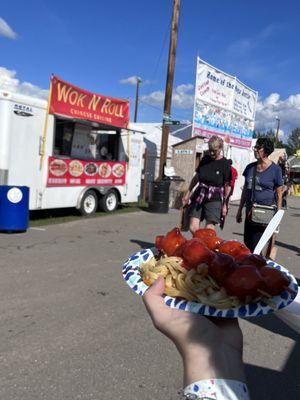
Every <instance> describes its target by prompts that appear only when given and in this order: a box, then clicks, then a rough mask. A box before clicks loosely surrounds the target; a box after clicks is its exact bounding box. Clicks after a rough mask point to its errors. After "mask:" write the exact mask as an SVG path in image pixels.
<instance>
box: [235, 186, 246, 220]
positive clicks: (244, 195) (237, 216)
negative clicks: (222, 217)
mask: <svg viewBox="0 0 300 400" xmlns="http://www.w3.org/2000/svg"><path fill="white" fill-rule="evenodd" d="M246 190H247V188H246V182H245V184H244V187H243V191H242V194H241V200H240V205H239V208H238V211H237V214H236V222H237V223H240V222H242V211H243V208H244V205H245V203H246Z"/></svg>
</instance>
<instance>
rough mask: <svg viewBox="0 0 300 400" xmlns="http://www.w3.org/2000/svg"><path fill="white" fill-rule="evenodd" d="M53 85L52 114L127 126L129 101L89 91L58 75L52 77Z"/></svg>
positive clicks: (121, 126) (122, 126) (119, 126)
mask: <svg viewBox="0 0 300 400" xmlns="http://www.w3.org/2000/svg"><path fill="white" fill-rule="evenodd" d="M51 86H52V88H51V98H50V110H49V112H50V114H58V115H64V116H67V117H72V118H76V119H83V120H88V121H96V122H99V123H101V124H105V125H112V126H116V127H118V128H127V125H128V122H129V101H127V100H120V99H114V98H112V97H107V96H103V95H99V94H95V93H91V92H87V91H86V90H82V89H79V88H78V87H76V86H74V85H71V84H70V83H67V82H64V81H62V80H60V79H58V78H57V77H56V76H53V77H52V78H51Z"/></svg>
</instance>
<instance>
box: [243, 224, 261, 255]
mask: <svg viewBox="0 0 300 400" xmlns="http://www.w3.org/2000/svg"><path fill="white" fill-rule="evenodd" d="M265 229H266V227H265V226H262V225H257V224H253V223H252V222H251V221H250V220H249V219H248V218H245V225H244V243H245V245H246V246H247V247H248V249H250V251H251V253H253V250H254V249H255V247H256V245H257V243H258V242H259V239H260V238H261V237H262V234H263V233H264V230H265Z"/></svg>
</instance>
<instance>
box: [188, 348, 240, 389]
mask: <svg viewBox="0 0 300 400" xmlns="http://www.w3.org/2000/svg"><path fill="white" fill-rule="evenodd" d="M216 346H218V347H219V350H218V356H217V358H216V356H215V348H214V349H213V350H212V351H210V350H209V349H203V348H202V347H201V349H198V348H197V347H196V346H191V347H190V348H189V349H187V350H186V351H185V352H184V354H183V355H182V358H183V367H184V386H187V385H189V384H191V383H192V382H195V381H198V380H203V379H233V380H238V381H242V382H245V374H244V363H243V360H242V355H241V353H240V352H239V351H237V350H236V349H233V348H231V347H230V348H229V347H227V346H222V344H219V345H217V344H216Z"/></svg>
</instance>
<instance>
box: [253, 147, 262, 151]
mask: <svg viewBox="0 0 300 400" xmlns="http://www.w3.org/2000/svg"><path fill="white" fill-rule="evenodd" d="M262 149H263V147H259V146H253V147H252V150H254V151H255V150H256V151H259V150H262Z"/></svg>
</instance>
